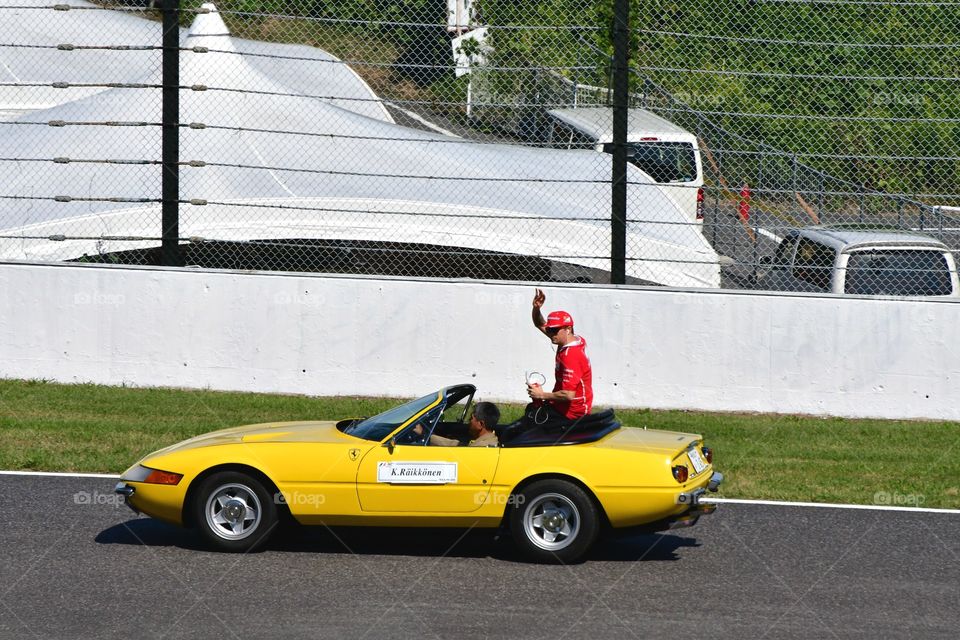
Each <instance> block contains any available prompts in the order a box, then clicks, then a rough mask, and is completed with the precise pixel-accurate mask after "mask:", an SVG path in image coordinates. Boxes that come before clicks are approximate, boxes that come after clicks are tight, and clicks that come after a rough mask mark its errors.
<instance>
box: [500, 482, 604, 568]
mask: <svg viewBox="0 0 960 640" xmlns="http://www.w3.org/2000/svg"><path fill="white" fill-rule="evenodd" d="M510 530H511V532H512V534H513V539H514V540H515V541H516V543H517V546H519V547H520V549H521V550H522V551H523V552H524V553H525V554H526V555H527V556H529V557H530V558H532V559H533V560H536V561H538V562H551V563H557V562H562V563H568V562H576V561H577V560H579V559H580V558H582V557H583V555H584V554H585V553H586V552H587V551H588V550H589V549H590V547H591V546H592V545H593V542H594V541H595V540H596V538H597V534H598V533H599V531H600V528H599V514H598V513H597V507H596V505H595V504H594V502H593V500H592V499H591V498H590V496H589V495H587V492H586V491H584V490H583V489H581V488H580V487H579V486H577V485H575V484H573V483H572V482H568V481H566V480H538V481H537V482H534V483H532V484H530V485H529V486H527V487H525V488H524V489H523V490H522V491H520V492H519V493H518V494H517V496H516V501H515V505H514V507H513V511H512V512H511V514H510Z"/></svg>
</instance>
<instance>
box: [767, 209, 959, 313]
mask: <svg viewBox="0 0 960 640" xmlns="http://www.w3.org/2000/svg"><path fill="white" fill-rule="evenodd" d="M757 286H758V288H760V289H768V290H774V291H809V292H821V293H844V294H858V295H886V296H939V297H957V296H960V282H958V280H957V264H956V261H955V260H954V256H953V254H952V253H951V252H950V249H949V248H948V247H947V246H946V245H945V244H943V243H942V242H940V241H939V240H937V239H935V238H931V237H929V236H926V235H923V234H920V233H915V232H909V231H896V230H891V229H871V228H844V227H828V226H815V227H803V228H801V229H794V230H792V231H790V232H789V233H788V234H787V235H786V236H785V237H784V238H783V240H782V241H781V242H780V245H779V246H778V247H777V251H776V253H775V254H774V255H773V256H766V257H764V258H761V259H760V269H759V270H758V272H757Z"/></svg>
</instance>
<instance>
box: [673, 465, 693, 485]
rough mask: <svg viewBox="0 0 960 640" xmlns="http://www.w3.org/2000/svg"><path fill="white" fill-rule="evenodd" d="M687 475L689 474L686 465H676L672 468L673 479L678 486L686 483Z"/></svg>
mask: <svg viewBox="0 0 960 640" xmlns="http://www.w3.org/2000/svg"><path fill="white" fill-rule="evenodd" d="M689 473H690V472H689V471H688V470H687V467H686V465H682V464H678V465H677V466H675V467H674V468H673V477H674V478H675V479H676V480H677V482H679V483H680V484H683V483H684V482H686V481H687V476H688V475H689Z"/></svg>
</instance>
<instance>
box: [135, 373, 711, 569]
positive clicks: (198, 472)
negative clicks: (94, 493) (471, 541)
mask: <svg viewBox="0 0 960 640" xmlns="http://www.w3.org/2000/svg"><path fill="white" fill-rule="evenodd" d="M475 391H476V389H475V387H474V386H473V385H469V384H460V385H454V386H450V387H445V388H443V389H440V390H439V391H436V392H434V393H430V394H428V395H425V396H423V397H422V398H418V399H416V400H412V401H410V402H408V403H406V404H403V405H400V406H398V407H395V408H393V409H390V410H388V411H385V412H384V413H381V414H379V415H376V416H373V417H370V418H364V419H345V420H341V421H339V422H337V421H330V422H278V423H270V424H259V425H250V426H243V427H236V428H230V429H223V430H221V431H215V432H212V433H209V434H205V435H201V436H198V437H195V438H191V439H189V440H185V441H184V442H181V443H178V444H175V445H173V446H170V447H167V448H166V449H162V450H160V451H157V452H154V453H151V454H149V455H147V456H146V457H144V458H143V459H142V460H140V461H139V462H138V463H137V464H135V465H134V466H132V467H130V468H129V469H127V471H125V472H124V473H123V476H122V477H121V480H120V482H119V483H118V484H117V487H116V492H117V493H118V494H121V495H123V496H124V497H125V500H126V502H127V504H128V505H129V506H130V507H132V508H133V509H134V510H135V511H138V512H142V513H144V514H147V515H149V516H152V517H154V518H158V519H160V520H163V521H166V522H169V523H173V524H175V525H178V526H186V527H193V528H196V529H197V530H199V532H200V534H201V535H202V536H203V537H204V538H205V539H206V540H207V541H208V542H209V543H210V544H211V545H212V546H213V547H214V548H217V549H220V550H224V551H248V550H251V549H253V548H255V547H257V546H258V545H261V544H263V543H264V542H265V541H266V540H267V539H268V538H269V536H270V535H271V533H273V531H274V530H275V529H276V527H277V524H278V522H280V521H281V520H282V519H283V517H286V516H289V517H292V518H293V519H294V520H295V521H297V522H299V523H301V524H304V525H316V524H323V525H328V526H337V525H368V526H401V527H438V526H439V527H486V528H501V527H502V528H507V529H509V531H510V534H511V536H512V537H513V539H514V540H515V542H516V544H517V545H518V546H519V547H520V548H521V549H522V550H523V551H524V552H525V553H526V554H527V556H528V557H530V558H531V559H533V560H538V561H546V562H558V561H562V562H571V561H574V560H577V559H579V558H581V557H582V556H583V555H584V554H585V553H586V552H587V551H588V550H589V549H590V547H591V546H592V545H593V543H594V542H595V540H596V539H597V537H598V536H599V535H600V534H601V532H603V531H604V530H612V531H617V530H634V529H640V530H645V531H659V530H665V529H670V528H675V527H682V526H690V525H693V524H695V523H696V522H697V520H698V519H699V518H700V517H701V516H703V515H705V514H709V513H712V512H713V510H714V509H715V508H716V505H714V504H708V503H704V502H701V500H700V498H701V496H703V495H704V493H706V492H707V491H716V490H717V487H718V485H719V484H720V482H721V481H722V475H721V474H720V473H718V472H716V471H714V469H713V464H712V461H713V454H712V452H711V450H710V449H709V448H708V447H705V446H704V445H703V441H702V438H701V437H700V436H698V435H693V434H687V433H675V432H669V431H655V430H647V429H637V428H622V427H621V425H620V424H619V423H618V422H617V421H616V418H615V416H614V415H613V412H612V411H611V410H608V411H605V412H600V413H598V414H591V415H589V416H587V417H586V418H584V419H581V420H580V421H579V422H577V423H576V424H575V425H573V427H571V428H569V429H566V430H564V431H562V432H546V431H543V430H542V429H540V428H538V427H536V425H525V424H524V423H514V424H511V425H505V426H504V427H499V428H498V429H497V439H496V443H495V446H489V447H479V446H472V447H467V446H454V447H450V446H444V447H441V446H431V445H430V435H431V434H437V435H442V436H445V437H448V438H456V439H458V440H460V441H461V442H465V441H466V437H467V436H466V432H467V424H466V420H467V416H468V415H469V414H468V412H469V410H470V407H471V403H472V401H473V396H474V393H475Z"/></svg>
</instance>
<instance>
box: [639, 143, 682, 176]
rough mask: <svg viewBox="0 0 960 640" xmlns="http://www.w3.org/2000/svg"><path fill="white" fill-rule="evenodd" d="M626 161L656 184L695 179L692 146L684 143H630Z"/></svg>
mask: <svg viewBox="0 0 960 640" xmlns="http://www.w3.org/2000/svg"><path fill="white" fill-rule="evenodd" d="M627 153H628V159H629V160H630V162H632V163H633V164H635V165H636V166H637V167H639V168H640V169H641V170H642V171H643V172H644V173H646V174H647V175H649V176H650V177H651V178H653V179H654V180H656V181H657V182H692V181H694V180H696V179H697V160H696V157H695V156H694V153H693V145H690V144H688V143H686V142H631V143H630V145H629V150H628V151H627Z"/></svg>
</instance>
